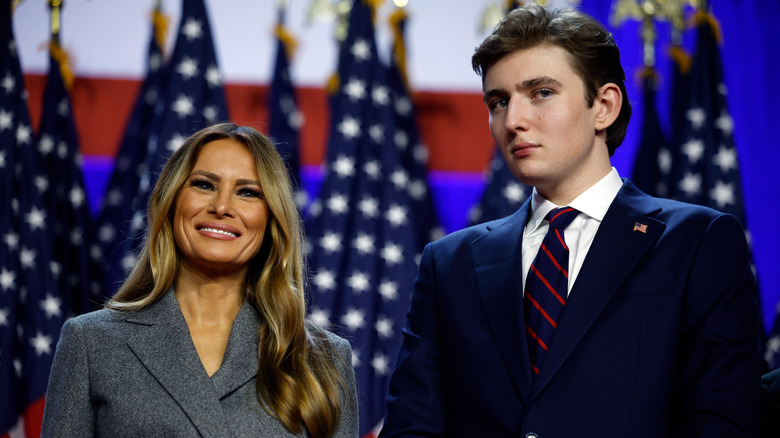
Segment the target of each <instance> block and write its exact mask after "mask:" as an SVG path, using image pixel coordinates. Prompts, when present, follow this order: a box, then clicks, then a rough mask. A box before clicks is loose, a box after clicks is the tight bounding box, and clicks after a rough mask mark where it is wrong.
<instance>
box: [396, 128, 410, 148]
mask: <svg viewBox="0 0 780 438" xmlns="http://www.w3.org/2000/svg"><path fill="white" fill-rule="evenodd" d="M393 141H394V142H395V145H396V146H397V147H398V149H401V150H406V147H407V146H408V145H409V136H408V135H406V132H404V131H401V130H397V131H395V136H394V138H393Z"/></svg>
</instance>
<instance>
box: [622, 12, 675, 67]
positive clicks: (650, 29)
mask: <svg viewBox="0 0 780 438" xmlns="http://www.w3.org/2000/svg"><path fill="white" fill-rule="evenodd" d="M684 1H686V0H617V1H616V2H613V3H612V16H611V17H610V23H611V24H612V25H613V26H616V27H617V26H620V25H622V24H623V22H625V21H626V20H630V19H634V20H639V21H641V22H642V29H641V31H640V35H641V37H642V43H643V46H644V64H645V67H649V68H652V67H653V66H654V65H655V40H656V37H657V34H656V31H655V22H656V21H669V22H671V23H672V24H673V26H672V28H673V29H674V31H673V34H672V37H673V39H679V38H680V35H681V33H682V29H683V27H684V16H683V15H684V14H683V2H684ZM687 1H689V0H687Z"/></svg>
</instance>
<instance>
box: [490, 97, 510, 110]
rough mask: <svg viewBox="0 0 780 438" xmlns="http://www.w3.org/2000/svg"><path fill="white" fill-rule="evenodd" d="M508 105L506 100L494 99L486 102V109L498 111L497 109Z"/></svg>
mask: <svg viewBox="0 0 780 438" xmlns="http://www.w3.org/2000/svg"><path fill="white" fill-rule="evenodd" d="M508 104H509V101H508V100H507V99H494V100H491V101H490V102H488V108H489V109H490V110H494V109H499V108H506V106H507V105H508Z"/></svg>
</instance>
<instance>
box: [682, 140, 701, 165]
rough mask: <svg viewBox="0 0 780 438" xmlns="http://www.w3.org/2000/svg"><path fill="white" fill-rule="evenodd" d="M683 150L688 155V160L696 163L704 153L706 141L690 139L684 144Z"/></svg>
mask: <svg viewBox="0 0 780 438" xmlns="http://www.w3.org/2000/svg"><path fill="white" fill-rule="evenodd" d="M682 150H683V153H684V154H685V155H687V156H688V161H690V162H691V163H696V162H697V161H699V158H701V156H702V155H704V142H703V141H701V140H694V139H691V140H688V141H687V142H685V144H683V145H682Z"/></svg>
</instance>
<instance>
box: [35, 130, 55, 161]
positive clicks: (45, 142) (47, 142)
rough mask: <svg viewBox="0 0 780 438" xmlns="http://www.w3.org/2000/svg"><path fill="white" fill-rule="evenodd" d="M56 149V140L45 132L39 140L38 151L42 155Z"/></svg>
mask: <svg viewBox="0 0 780 438" xmlns="http://www.w3.org/2000/svg"><path fill="white" fill-rule="evenodd" d="M53 150H54V140H53V139H52V138H51V136H50V135H49V134H43V135H42V136H41V139H40V140H38V152H40V154H41V155H44V156H46V155H49V154H50V153H51V151H53Z"/></svg>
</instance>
